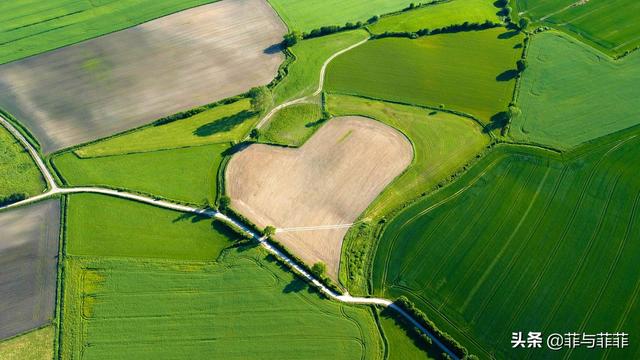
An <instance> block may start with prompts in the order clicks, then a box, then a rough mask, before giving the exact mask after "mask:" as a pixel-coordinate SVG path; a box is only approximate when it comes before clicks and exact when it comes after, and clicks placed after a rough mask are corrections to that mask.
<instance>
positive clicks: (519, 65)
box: [516, 59, 527, 72]
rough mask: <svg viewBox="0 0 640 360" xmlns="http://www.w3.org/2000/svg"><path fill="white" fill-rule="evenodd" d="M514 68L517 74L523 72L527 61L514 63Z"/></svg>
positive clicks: (522, 60) (521, 60)
mask: <svg viewBox="0 0 640 360" xmlns="http://www.w3.org/2000/svg"><path fill="white" fill-rule="evenodd" d="M516 68H517V69H518V72H523V71H524V69H526V68H527V61H526V60H525V59H520V60H518V61H516Z"/></svg>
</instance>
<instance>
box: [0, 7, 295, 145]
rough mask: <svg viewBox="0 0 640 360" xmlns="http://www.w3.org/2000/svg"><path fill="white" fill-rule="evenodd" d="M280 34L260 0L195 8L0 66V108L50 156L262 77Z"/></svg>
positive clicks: (272, 62)
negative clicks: (25, 129) (37, 141)
mask: <svg viewBox="0 0 640 360" xmlns="http://www.w3.org/2000/svg"><path fill="white" fill-rule="evenodd" d="M238 29H240V31H237V30H238ZM283 32H284V27H283V26H282V24H281V23H280V21H279V20H278V18H277V15H276V14H275V13H274V12H273V10H271V8H270V7H269V6H268V5H267V4H265V3H264V2H263V1H261V0H239V1H223V2H217V3H214V4H210V5H204V6H200V7H197V8H194V9H190V10H186V11H183V12H180V13H177V14H174V15H170V16H167V17H163V18H161V19H158V20H154V21H151V22H148V23H145V24H142V25H139V26H136V27H133V28H130V29H127V30H124V31H121V32H116V33H112V34H109V35H106V36H103V37H99V38H96V39H92V40H88V41H86V42H83V43H80V44H76V45H72V46H68V47H64V48H61V49H58V50H54V51H51V52H48V53H45V54H42V55H38V56H34V57H30V58H27V59H24V60H20V61H16V62H12V63H10V64H5V65H2V66H0V79H1V80H0V107H2V108H3V109H5V110H6V111H8V112H10V113H12V114H13V115H14V116H15V117H17V118H19V119H21V120H22V121H24V122H25V125H26V126H27V127H28V128H29V129H30V130H31V131H32V132H33V133H34V134H35V136H36V137H37V138H38V140H39V141H40V143H41V145H42V150H43V152H45V153H50V152H53V151H56V150H59V149H62V148H65V147H69V146H72V145H77V144H79V143H84V142H87V141H90V140H96V139H99V138H102V137H105V136H108V135H113V134H115V133H118V132H121V131H124V130H127V129H130V128H132V127H136V126H140V125H143V124H145V123H148V122H150V121H152V120H155V119H157V118H160V117H164V116H167V115H171V114H173V113H175V112H178V111H182V110H187V109H190V108H193V107H195V106H200V105H204V104H207V103H211V102H214V101H216V100H220V99H224V98H227V97H230V96H234V95H237V94H239V93H242V92H244V91H247V90H249V88H251V87H252V86H258V85H264V84H266V83H268V82H269V81H271V79H272V78H273V77H274V76H275V74H276V72H277V69H278V66H279V65H280V63H281V62H282V60H283V57H282V54H281V53H280V52H279V51H278V48H277V44H278V43H279V42H280V40H281V38H282V34H283ZM52 88H54V89H56V91H54V92H51V91H49V89H52ZM185 90H188V91H185Z"/></svg>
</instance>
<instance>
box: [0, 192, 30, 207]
mask: <svg viewBox="0 0 640 360" xmlns="http://www.w3.org/2000/svg"><path fill="white" fill-rule="evenodd" d="M26 198H27V194H25V193H13V194H11V195H8V196H5V197H3V198H0V207H2V206H7V205H11V204H13V203H17V202H18V201H22V200H24V199H26Z"/></svg>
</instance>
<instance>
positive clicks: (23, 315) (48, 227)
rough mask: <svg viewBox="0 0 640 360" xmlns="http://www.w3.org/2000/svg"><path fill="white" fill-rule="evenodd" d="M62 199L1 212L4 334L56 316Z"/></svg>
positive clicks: (0, 334) (0, 323)
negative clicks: (54, 314)
mask: <svg viewBox="0 0 640 360" xmlns="http://www.w3.org/2000/svg"><path fill="white" fill-rule="evenodd" d="M59 232H60V201H59V200H57V199H56V200H47V201H43V202H40V203H37V204H35V205H31V206H26V207H22V208H19V209H16V210H11V211H5V212H0V269H1V270H0V339H5V338H8V337H12V336H14V335H17V334H20V333H23V332H25V331H27V330H30V329H34V328H37V327H40V326H42V325H44V324H46V323H47V322H48V321H50V319H51V318H52V317H53V311H54V308H55V297H56V266H57V260H58V240H59Z"/></svg>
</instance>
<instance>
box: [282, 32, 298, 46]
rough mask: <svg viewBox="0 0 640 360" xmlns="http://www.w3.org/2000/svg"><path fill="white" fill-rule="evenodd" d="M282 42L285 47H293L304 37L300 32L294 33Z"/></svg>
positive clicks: (286, 36)
mask: <svg viewBox="0 0 640 360" xmlns="http://www.w3.org/2000/svg"><path fill="white" fill-rule="evenodd" d="M283 38H284V39H283V40H282V45H284V47H291V46H293V45H295V44H297V43H298V41H300V40H302V35H301V34H300V33H299V32H298V31H292V32H290V33H288V34H286V35H285V36H284V37H283Z"/></svg>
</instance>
